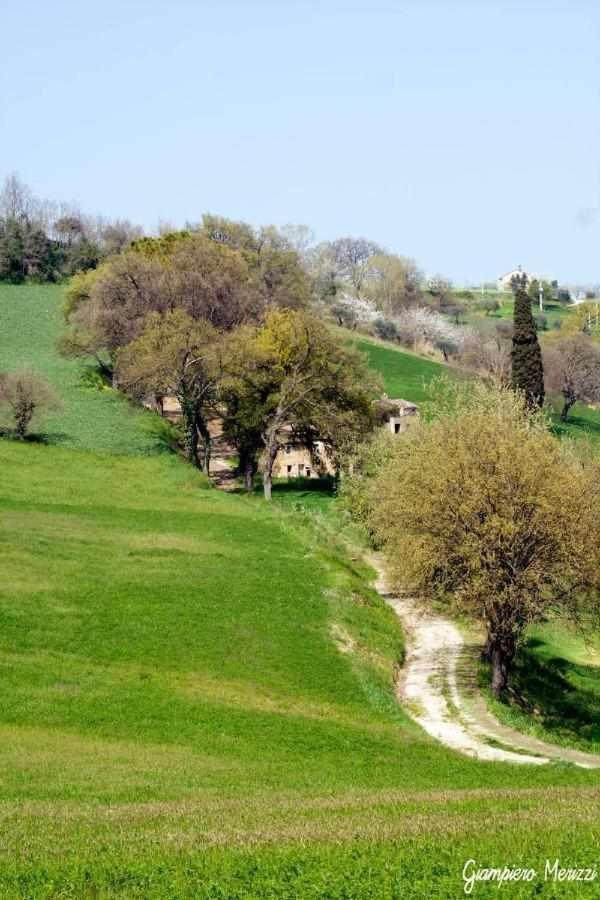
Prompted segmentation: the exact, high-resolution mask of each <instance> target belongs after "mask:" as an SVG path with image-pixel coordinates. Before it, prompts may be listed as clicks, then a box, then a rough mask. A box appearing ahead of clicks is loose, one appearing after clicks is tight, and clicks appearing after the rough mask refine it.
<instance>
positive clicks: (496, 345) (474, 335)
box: [460, 322, 512, 387]
mask: <svg viewBox="0 0 600 900" xmlns="http://www.w3.org/2000/svg"><path fill="white" fill-rule="evenodd" d="M505 329H506V331H507V332H508V333H505ZM511 339H512V326H511V325H510V324H509V323H503V322H498V323H497V325H496V328H495V329H494V330H493V331H491V332H488V331H487V330H486V331H481V330H478V331H470V332H468V333H467V334H466V335H465V338H464V341H463V345H462V348H461V351H460V366H461V368H463V369H465V370H466V371H467V372H473V373H475V374H477V375H481V376H482V377H483V378H485V379H487V380H489V381H491V383H492V384H494V385H496V387H507V386H509V385H510V384H511V361H510V342H511Z"/></svg>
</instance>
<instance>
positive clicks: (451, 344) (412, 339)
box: [394, 306, 466, 358]
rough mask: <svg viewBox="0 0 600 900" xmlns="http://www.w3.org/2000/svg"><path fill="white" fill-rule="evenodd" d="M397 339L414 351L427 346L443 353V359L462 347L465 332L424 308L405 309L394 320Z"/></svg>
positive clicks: (440, 315)
mask: <svg viewBox="0 0 600 900" xmlns="http://www.w3.org/2000/svg"><path fill="white" fill-rule="evenodd" d="M394 322H395V324H396V328H397V329H398V339H399V340H400V341H401V343H403V344H405V345H406V346H409V347H412V348H413V349H414V350H416V349H417V348H418V347H419V346H420V345H424V344H428V345H430V346H431V347H434V348H436V349H438V350H441V351H442V352H443V355H444V357H445V358H446V357H447V356H448V355H450V354H452V353H456V352H458V351H459V350H460V348H461V347H462V344H463V342H464V339H465V335H466V331H465V329H464V328H461V327H459V326H457V325H454V324H452V322H449V321H448V319H447V318H445V316H443V315H442V314H441V313H439V312H436V311H435V310H432V309H428V308H427V307H424V306H414V307H411V308H410V309H405V310H403V312H401V313H400V314H399V315H398V316H397V317H396V318H395V319H394Z"/></svg>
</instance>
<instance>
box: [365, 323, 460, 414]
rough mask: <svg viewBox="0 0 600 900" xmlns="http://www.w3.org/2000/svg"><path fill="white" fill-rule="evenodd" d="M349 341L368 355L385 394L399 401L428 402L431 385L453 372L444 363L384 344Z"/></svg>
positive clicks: (372, 341) (373, 341)
mask: <svg viewBox="0 0 600 900" xmlns="http://www.w3.org/2000/svg"><path fill="white" fill-rule="evenodd" d="M349 342H351V343H352V344H353V345H354V346H355V347H356V348H357V349H358V350H360V351H361V352H362V353H365V354H366V356H367V358H368V360H369V365H370V366H371V368H373V369H375V371H377V372H379V374H380V375H381V377H382V379H383V383H384V389H385V392H386V393H387V395H388V396H389V397H392V398H393V399H396V400H398V399H402V400H410V401H412V402H413V403H421V402H423V401H424V400H427V399H428V398H429V394H428V392H427V385H428V384H429V382H430V381H432V380H433V379H434V378H437V377H439V376H440V375H442V374H444V373H446V372H448V371H450V370H449V369H448V367H447V366H445V365H442V363H439V362H435V361H434V360H431V359H424V358H423V357H422V356H417V355H416V354H414V353H408V352H406V351H404V350H396V349H395V348H394V347H392V346H390V345H386V344H384V343H383V342H381V341H375V340H371V339H369V338H357V337H356V336H353V337H352V338H351V341H350V340H349Z"/></svg>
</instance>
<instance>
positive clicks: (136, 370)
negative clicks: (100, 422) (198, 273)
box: [116, 309, 219, 475]
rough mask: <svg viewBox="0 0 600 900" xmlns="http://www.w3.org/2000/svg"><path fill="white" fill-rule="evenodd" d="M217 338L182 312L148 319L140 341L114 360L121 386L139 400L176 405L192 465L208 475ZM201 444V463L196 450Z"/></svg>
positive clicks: (152, 315)
mask: <svg viewBox="0 0 600 900" xmlns="http://www.w3.org/2000/svg"><path fill="white" fill-rule="evenodd" d="M218 349H219V348H218V340H217V332H216V331H215V329H214V328H213V326H212V325H211V324H210V323H209V322H206V321H203V320H196V319H192V318H191V316H189V315H188V314H187V313H186V312H184V311H183V310H181V309H174V310H171V311H170V312H166V313H164V314H163V315H161V314H160V313H150V315H149V316H148V317H147V318H146V321H145V324H144V330H143V331H142V333H141V335H140V336H139V337H138V338H136V340H134V341H132V342H131V343H130V344H128V345H127V346H126V347H124V348H122V349H121V350H120V351H119V353H118V355H117V362H116V372H117V377H118V381H119V384H120V386H121V387H122V388H123V389H124V390H126V391H127V393H129V394H131V396H133V397H135V398H136V399H138V400H143V399H146V398H148V397H152V398H153V399H155V400H156V401H157V402H158V403H160V401H161V400H162V398H163V397H164V396H167V395H170V394H172V395H174V396H176V397H177V399H178V400H179V403H180V406H181V413H182V416H183V422H184V429H185V435H186V452H187V455H188V458H189V459H190V461H191V462H192V463H193V464H194V465H196V466H198V467H199V468H201V469H202V470H203V472H204V473H205V474H207V475H208V471H209V463H210V452H211V437H210V431H209V425H208V423H209V418H210V417H211V414H213V415H214V412H215V406H216V399H217V383H218V374H219V371H218V364H217V359H218ZM199 440H201V441H202V447H203V453H202V460H201V459H200V456H199V449H198V444H199Z"/></svg>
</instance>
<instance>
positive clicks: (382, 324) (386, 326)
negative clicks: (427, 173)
mask: <svg viewBox="0 0 600 900" xmlns="http://www.w3.org/2000/svg"><path fill="white" fill-rule="evenodd" d="M373 328H374V330H375V334H376V335H377V337H378V338H381V340H382V341H395V340H396V339H397V337H398V326H397V325H396V323H395V322H394V321H393V319H375V321H374V322H373Z"/></svg>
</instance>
